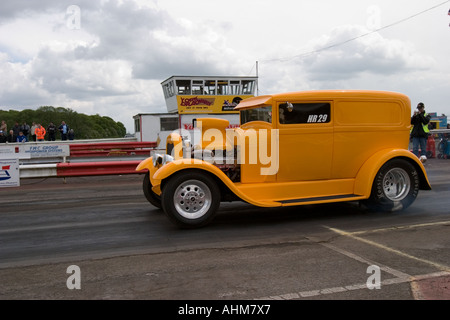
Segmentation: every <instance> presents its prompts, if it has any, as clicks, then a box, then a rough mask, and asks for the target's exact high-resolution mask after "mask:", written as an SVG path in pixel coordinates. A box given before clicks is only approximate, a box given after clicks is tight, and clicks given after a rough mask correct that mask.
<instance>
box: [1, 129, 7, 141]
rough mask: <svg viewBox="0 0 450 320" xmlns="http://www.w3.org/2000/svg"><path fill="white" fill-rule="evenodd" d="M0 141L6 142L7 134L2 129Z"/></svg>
mask: <svg viewBox="0 0 450 320" xmlns="http://www.w3.org/2000/svg"><path fill="white" fill-rule="evenodd" d="M0 143H6V136H5V135H4V134H3V130H0Z"/></svg>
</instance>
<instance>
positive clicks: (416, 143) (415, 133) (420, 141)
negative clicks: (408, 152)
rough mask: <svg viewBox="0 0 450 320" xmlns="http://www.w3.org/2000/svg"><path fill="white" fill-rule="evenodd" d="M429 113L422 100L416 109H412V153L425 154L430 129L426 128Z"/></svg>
mask: <svg viewBox="0 0 450 320" xmlns="http://www.w3.org/2000/svg"><path fill="white" fill-rule="evenodd" d="M430 119H431V117H430V115H429V114H427V113H426V112H425V105H424V104H423V102H419V104H418V105H417V110H415V111H414V115H413V116H412V117H411V124H412V125H413V126H412V128H411V137H412V142H413V153H414V154H415V155H416V156H417V157H419V148H420V155H421V156H426V154H427V151H426V149H427V139H428V134H429V133H430V129H428V123H429V122H430Z"/></svg>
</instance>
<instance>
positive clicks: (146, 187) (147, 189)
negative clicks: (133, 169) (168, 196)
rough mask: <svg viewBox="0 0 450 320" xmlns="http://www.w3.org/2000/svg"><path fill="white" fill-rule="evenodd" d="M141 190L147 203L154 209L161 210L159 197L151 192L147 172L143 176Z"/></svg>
mask: <svg viewBox="0 0 450 320" xmlns="http://www.w3.org/2000/svg"><path fill="white" fill-rule="evenodd" d="M142 189H143V190H144V195H145V198H146V199H147V201H148V202H150V203H151V204H152V205H154V206H155V207H157V208H159V209H161V208H162V206H161V197H160V196H158V195H157V194H156V193H154V192H153V190H152V183H151V182H150V173H149V172H148V171H147V173H146V174H145V177H144V181H143V183H142Z"/></svg>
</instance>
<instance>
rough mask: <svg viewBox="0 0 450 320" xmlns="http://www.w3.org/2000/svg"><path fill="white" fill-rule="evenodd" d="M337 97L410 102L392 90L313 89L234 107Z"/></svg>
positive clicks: (247, 100) (282, 94)
mask: <svg viewBox="0 0 450 320" xmlns="http://www.w3.org/2000/svg"><path fill="white" fill-rule="evenodd" d="M337 98H341V99H342V98H352V99H398V100H403V101H405V102H406V103H408V104H410V103H411V102H410V100H409V98H408V97H407V96H406V95H404V94H402V93H398V92H391V91H375V90H312V91H298V92H286V93H277V94H270V95H263V96H257V97H252V98H247V99H244V100H242V101H241V102H240V103H239V104H238V105H237V106H236V107H235V108H234V109H235V110H241V109H247V108H252V107H256V106H259V105H264V104H271V103H272V101H273V100H275V101H283V100H286V101H291V102H293V100H296V99H302V100H304V99H306V100H307V99H311V100H315V101H317V100H329V99H337Z"/></svg>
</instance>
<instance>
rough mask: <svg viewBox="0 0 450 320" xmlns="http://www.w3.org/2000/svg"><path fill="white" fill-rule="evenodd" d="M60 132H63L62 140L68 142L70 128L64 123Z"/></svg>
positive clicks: (60, 127)
mask: <svg viewBox="0 0 450 320" xmlns="http://www.w3.org/2000/svg"><path fill="white" fill-rule="evenodd" d="M58 130H59V132H61V140H63V141H64V140H67V134H68V133H69V126H68V125H67V124H66V123H65V122H64V121H62V122H61V125H60V126H59V128H58Z"/></svg>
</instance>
